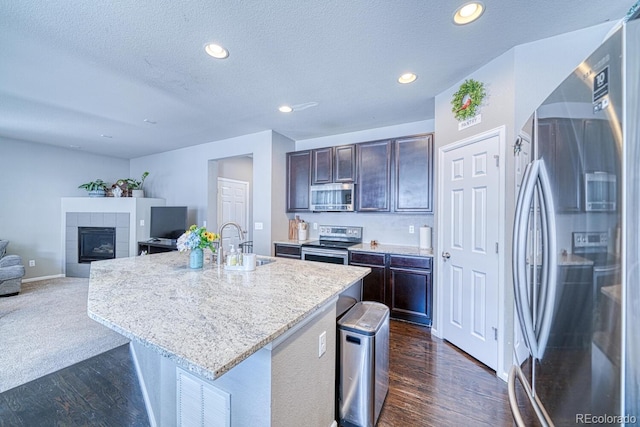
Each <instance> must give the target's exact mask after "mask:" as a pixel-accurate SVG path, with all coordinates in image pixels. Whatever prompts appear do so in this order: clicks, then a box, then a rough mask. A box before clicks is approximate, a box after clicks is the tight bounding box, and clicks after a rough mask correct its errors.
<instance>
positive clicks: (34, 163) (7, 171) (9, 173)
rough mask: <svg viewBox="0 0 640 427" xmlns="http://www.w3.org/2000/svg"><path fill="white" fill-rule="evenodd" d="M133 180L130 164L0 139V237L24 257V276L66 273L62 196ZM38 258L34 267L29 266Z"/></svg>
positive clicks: (71, 195) (11, 248)
mask: <svg viewBox="0 0 640 427" xmlns="http://www.w3.org/2000/svg"><path fill="white" fill-rule="evenodd" d="M128 176H129V161H128V160H124V159H117V158H114V157H105V156H98V155H93V154H88V153H85V152H82V151H79V150H71V149H64V148H59V147H53V146H50V145H44V144H36V143H31V142H24V141H16V140H12V139H6V138H0V238H2V239H8V240H10V241H11V243H10V244H9V247H8V252H9V253H12V254H17V255H20V256H21V257H22V258H23V260H24V262H25V268H26V275H25V278H26V279H29V278H35V277H46V276H56V275H60V274H62V273H63V271H64V270H63V253H62V251H61V248H62V247H63V245H62V242H63V239H64V236H63V235H62V232H61V221H62V218H61V215H60V211H61V209H60V207H61V198H62V197H84V196H86V195H87V192H86V191H85V190H81V189H78V185H80V184H84V183H86V182H89V181H94V180H96V179H98V178H100V179H102V180H104V181H107V182H114V181H116V180H118V179H120V178H126V177H128ZM28 260H35V261H36V266H35V267H28V263H27V261H28Z"/></svg>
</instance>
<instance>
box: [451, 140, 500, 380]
mask: <svg viewBox="0 0 640 427" xmlns="http://www.w3.org/2000/svg"><path fill="white" fill-rule="evenodd" d="M500 138H501V137H500V135H497V134H489V135H486V136H479V137H478V139H472V140H470V141H468V143H465V144H452V147H454V148H451V149H450V150H447V149H446V147H445V148H444V149H443V157H442V163H441V165H442V168H441V183H442V212H443V214H442V215H443V221H442V225H443V230H442V245H440V247H441V248H442V254H441V263H440V266H441V268H440V271H441V274H442V282H440V283H441V284H442V287H441V289H442V292H443V305H442V310H443V316H442V321H443V328H442V330H443V332H442V335H443V338H445V339H446V340H448V341H449V342H451V343H452V344H454V345H455V346H457V347H459V348H460V349H462V350H463V351H465V352H466V353H468V354H470V355H471V356H473V357H474V358H476V359H478V360H479V361H481V362H482V363H484V364H485V365H487V366H488V367H490V368H492V369H494V370H495V369H497V364H498V332H497V328H498V312H499V307H498V292H499V280H500V277H501V275H500V273H499V270H500V262H499V254H498V252H499V249H500V248H499V247H498V242H499V238H500V232H499V230H500V219H499V215H500V208H499V203H500V172H499V157H498V155H499V152H500V145H501V144H500Z"/></svg>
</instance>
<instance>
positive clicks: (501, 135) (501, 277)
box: [432, 125, 513, 381]
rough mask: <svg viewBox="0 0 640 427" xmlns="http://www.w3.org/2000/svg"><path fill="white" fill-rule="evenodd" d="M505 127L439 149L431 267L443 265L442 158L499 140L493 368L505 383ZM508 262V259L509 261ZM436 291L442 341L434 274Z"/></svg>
mask: <svg viewBox="0 0 640 427" xmlns="http://www.w3.org/2000/svg"><path fill="white" fill-rule="evenodd" d="M506 133H507V130H506V126H505V125H502V126H499V127H497V128H494V129H491V130H488V131H486V132H482V133H479V134H476V135H473V136H471V137H468V138H465V139H462V140H459V141H456V142H452V143H451V144H447V145H444V146H442V147H440V148H439V149H438V198H437V200H438V205H437V206H439V207H440V208H439V209H438V215H437V216H438V218H437V222H436V224H437V244H436V249H435V250H434V253H433V256H434V258H435V259H434V264H435V265H436V267H437V269H436V271H442V269H443V268H444V266H443V261H442V257H441V256H440V254H441V253H442V250H443V247H442V242H443V241H444V233H443V227H444V221H443V216H444V215H446V212H444V211H443V210H442V207H443V206H444V205H443V203H444V200H443V193H444V187H443V182H444V172H445V170H444V156H445V153H448V152H449V151H453V150H456V149H458V148H461V147H464V146H466V145H471V144H474V143H476V142H479V141H482V140H485V139H487V138H491V137H496V136H497V137H498V141H499V147H498V153H499V162H500V163H499V164H500V167H499V168H498V174H499V178H498V179H499V184H498V187H499V194H498V200H499V203H498V204H499V207H498V209H499V215H498V220H499V221H500V224H499V225H498V246H499V252H500V254H499V255H500V256H498V301H497V305H498V355H497V356H498V357H497V360H498V362H497V367H496V375H497V376H498V377H500V378H502V379H503V380H504V381H507V379H508V374H507V372H508V368H510V367H511V359H509V360H508V365H507V366H505V358H504V350H505V343H507V344H511V343H512V339H510V338H509V336H507V335H506V334H505V332H507V331H506V329H507V327H506V326H507V325H506V323H505V320H506V318H507V317H506V312H505V308H506V307H505V304H504V301H505V265H506V264H505V263H506V258H507V256H506V255H507V253H506V248H507V245H506V240H505V239H506V233H505V225H506V224H507V222H506V198H505V195H506V169H507V156H506ZM509 259H510V257H509ZM435 288H436V292H435V300H436V306H435V308H436V310H437V311H436V313H435V316H434V326H433V327H432V333H433V335H435V336H437V337H440V338H442V329H441V326H442V325H444V319H443V316H442V311H443V306H444V297H443V289H444V283H443V277H442V275H440V274H436V280H435ZM510 307H511V308H513V306H510ZM508 329H509V330H510V331H512V329H511V328H508Z"/></svg>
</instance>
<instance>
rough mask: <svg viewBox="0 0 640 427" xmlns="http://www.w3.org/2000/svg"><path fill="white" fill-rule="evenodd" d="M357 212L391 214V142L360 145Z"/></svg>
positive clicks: (358, 150) (358, 152) (358, 149)
mask: <svg viewBox="0 0 640 427" xmlns="http://www.w3.org/2000/svg"><path fill="white" fill-rule="evenodd" d="M357 159H358V160H357V184H358V185H357V187H356V210H357V211H359V212H389V211H390V210H391V209H390V207H391V203H390V199H391V198H390V197H389V196H390V191H391V141H390V140H385V141H374V142H365V143H362V144H358V148H357Z"/></svg>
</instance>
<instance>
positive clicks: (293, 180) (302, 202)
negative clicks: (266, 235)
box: [287, 150, 311, 212]
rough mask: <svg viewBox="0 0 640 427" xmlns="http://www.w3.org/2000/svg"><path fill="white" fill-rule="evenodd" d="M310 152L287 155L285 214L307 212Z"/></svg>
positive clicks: (309, 183) (296, 152)
mask: <svg viewBox="0 0 640 427" xmlns="http://www.w3.org/2000/svg"><path fill="white" fill-rule="evenodd" d="M310 186H311V151H308V150H307V151H295V152H293V153H287V212H300V211H308V210H309V187H310Z"/></svg>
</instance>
